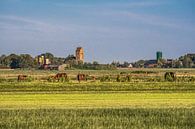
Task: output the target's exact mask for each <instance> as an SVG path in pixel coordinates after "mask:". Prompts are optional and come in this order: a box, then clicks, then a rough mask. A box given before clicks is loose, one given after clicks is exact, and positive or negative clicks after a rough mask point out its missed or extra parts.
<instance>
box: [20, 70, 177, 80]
mask: <svg viewBox="0 0 195 129" xmlns="http://www.w3.org/2000/svg"><path fill="white" fill-rule="evenodd" d="M120 77H121V76H120V75H117V78H116V80H117V81H118V80H119V79H120ZM27 78H28V76H27V75H18V81H19V82H20V81H23V80H27ZM49 78H50V79H52V80H56V81H58V82H59V81H60V80H61V79H64V80H68V75H67V73H57V74H56V75H55V76H50V77H49ZM88 78H89V75H87V74H80V73H79V74H77V76H76V79H77V81H78V82H81V81H87V80H88ZM90 78H91V79H92V80H93V81H95V80H96V77H95V76H90ZM125 78H126V79H127V81H129V80H130V76H129V75H127V76H126V77H125ZM170 78H171V79H172V80H173V81H175V80H176V74H175V73H174V72H166V73H165V74H164V79H165V80H170Z"/></svg>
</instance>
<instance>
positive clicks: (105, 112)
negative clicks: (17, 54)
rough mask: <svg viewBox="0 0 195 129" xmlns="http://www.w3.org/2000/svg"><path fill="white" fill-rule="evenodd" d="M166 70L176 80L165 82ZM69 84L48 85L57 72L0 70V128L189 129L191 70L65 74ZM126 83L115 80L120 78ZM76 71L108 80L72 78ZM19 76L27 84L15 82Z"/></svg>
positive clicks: (194, 113) (194, 95) (194, 104)
mask: <svg viewBox="0 0 195 129" xmlns="http://www.w3.org/2000/svg"><path fill="white" fill-rule="evenodd" d="M166 71H173V72H176V73H177V75H178V76H180V77H181V78H179V80H177V81H175V82H167V81H164V80H163V75H164V73H165V72H166ZM65 72H66V73H67V74H68V76H69V77H71V79H72V80H70V81H69V82H48V81H47V77H48V76H50V75H55V74H56V73H58V71H41V70H9V71H7V70H0V129H1V128H2V129H15V128H16V129H26V128H29V129H34V128H36V129H50V128H51V129H62V128H63V129H64V128H65V129H105V128H106V129H107V128H108V129H131V128H132V129H138V128H139V129H142V128H145V129H148V128H152V129H153V128H154V129H193V128H195V81H193V80H191V78H189V77H194V76H195V69H133V70H113V71H109V70H101V71H97V70H84V71H80V70H68V71H65ZM121 72H122V73H123V74H130V75H132V80H131V81H130V82H116V81H115V80H114V78H115V77H116V76H117V75H118V74H120V73H121ZM78 73H84V74H89V75H95V76H97V77H101V76H105V75H106V76H107V75H109V76H112V77H113V79H112V80H111V81H109V82H101V81H99V80H96V81H92V80H88V81H87V82H84V81H83V82H81V83H79V82H78V81H76V80H75V78H76V75H77V74H78ZM20 74H22V75H23V74H24V75H28V76H30V80H26V81H21V82H18V81H17V76H18V75H20Z"/></svg>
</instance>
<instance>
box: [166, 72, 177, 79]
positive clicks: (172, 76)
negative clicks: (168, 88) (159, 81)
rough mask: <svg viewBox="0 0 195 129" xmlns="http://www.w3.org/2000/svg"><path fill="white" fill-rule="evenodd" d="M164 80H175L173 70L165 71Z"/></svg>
mask: <svg viewBox="0 0 195 129" xmlns="http://www.w3.org/2000/svg"><path fill="white" fill-rule="evenodd" d="M164 78H165V80H167V81H175V80H176V74H175V73H174V72H166V73H165V75H164Z"/></svg>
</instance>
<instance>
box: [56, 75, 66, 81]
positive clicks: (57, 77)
mask: <svg viewBox="0 0 195 129" xmlns="http://www.w3.org/2000/svg"><path fill="white" fill-rule="evenodd" d="M61 78H64V79H65V80H66V79H67V78H68V75H67V74H66V73H58V74H56V75H55V76H54V77H53V79H55V80H58V81H60V79H61Z"/></svg>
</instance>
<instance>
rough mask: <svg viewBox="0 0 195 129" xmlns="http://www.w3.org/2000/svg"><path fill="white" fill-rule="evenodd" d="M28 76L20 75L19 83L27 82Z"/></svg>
mask: <svg viewBox="0 0 195 129" xmlns="http://www.w3.org/2000/svg"><path fill="white" fill-rule="evenodd" d="M27 77H28V76H27V75H18V81H22V80H26V78H27Z"/></svg>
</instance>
